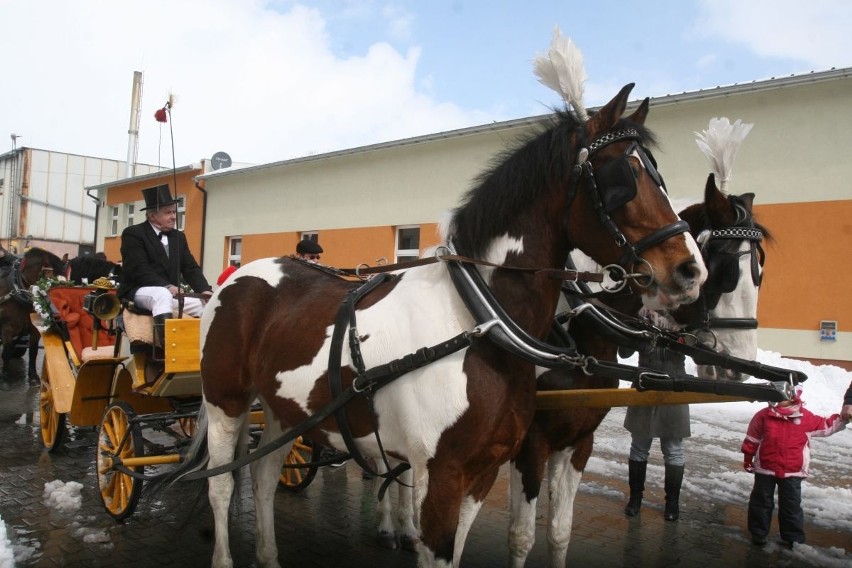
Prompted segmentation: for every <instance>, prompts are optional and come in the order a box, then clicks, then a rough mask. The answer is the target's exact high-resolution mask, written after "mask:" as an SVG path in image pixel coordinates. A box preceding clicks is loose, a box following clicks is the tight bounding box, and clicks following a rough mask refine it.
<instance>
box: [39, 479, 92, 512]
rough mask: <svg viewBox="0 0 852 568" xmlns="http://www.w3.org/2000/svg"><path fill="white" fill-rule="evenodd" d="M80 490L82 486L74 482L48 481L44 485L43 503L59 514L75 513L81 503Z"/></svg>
mask: <svg viewBox="0 0 852 568" xmlns="http://www.w3.org/2000/svg"><path fill="white" fill-rule="evenodd" d="M82 489H83V484H82V483H77V482H76V481H69V482H68V483H65V482H63V481H61V480H59V479H54V480H53V481H48V482H47V483H45V484H44V503H45V505H47V506H48V507H50V508H51V509H55V510H57V511H59V512H60V513H76V512H77V511H79V510H80V505H82V503H83V496H82V495H81V494H80V491H81V490H82Z"/></svg>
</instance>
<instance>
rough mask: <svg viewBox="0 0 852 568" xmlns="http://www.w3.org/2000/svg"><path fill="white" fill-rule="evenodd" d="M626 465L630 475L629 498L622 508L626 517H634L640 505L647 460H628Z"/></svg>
mask: <svg viewBox="0 0 852 568" xmlns="http://www.w3.org/2000/svg"><path fill="white" fill-rule="evenodd" d="M627 467H628V470H627V471H628V474H629V476H630V477H629V483H630V499H629V500H628V501H627V506H626V507H625V508H624V514H625V515H627V516H628V517H635V516H636V515H637V514H638V513H639V508H640V507H641V506H642V493H643V492H644V491H645V470H646V469H647V467H648V462H643V461H636V460H629V461H628V462H627Z"/></svg>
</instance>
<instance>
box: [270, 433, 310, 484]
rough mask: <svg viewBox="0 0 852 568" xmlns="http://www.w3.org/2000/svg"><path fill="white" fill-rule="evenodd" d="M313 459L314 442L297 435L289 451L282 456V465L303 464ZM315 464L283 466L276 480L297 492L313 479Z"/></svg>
mask: <svg viewBox="0 0 852 568" xmlns="http://www.w3.org/2000/svg"><path fill="white" fill-rule="evenodd" d="M313 460H314V443H313V442H311V441H310V440H306V439H304V438H302V437H301V436H299V437H298V438H296V440H295V441H294V442H293V447H292V448H290V453H289V454H287V457H286V458H284V465H285V466H286V465H295V466H299V465H304V464H308V463H310V462H312V461H313ZM317 469H318V468H317V466H307V467H284V468H281V477H280V478H279V479H278V482H279V483H280V484H281V486H283V487H284V488H285V489H287V490H289V491H292V492H294V493H298V492H299V491H301V490H302V489H304V488H305V487H307V486H308V485H310V483H311V481H313V480H314V476H315V475H316V474H317Z"/></svg>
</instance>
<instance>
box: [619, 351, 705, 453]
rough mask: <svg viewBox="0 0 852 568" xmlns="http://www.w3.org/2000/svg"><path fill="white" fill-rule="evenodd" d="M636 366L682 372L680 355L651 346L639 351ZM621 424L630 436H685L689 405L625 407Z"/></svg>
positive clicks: (687, 427)
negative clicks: (651, 348)
mask: <svg viewBox="0 0 852 568" xmlns="http://www.w3.org/2000/svg"><path fill="white" fill-rule="evenodd" d="M639 366H640V367H650V368H652V369H658V370H661V371H664V372H668V373H681V374H683V373H684V356H683V355H680V354H679V353H672V352H666V351H665V350H664V349H654V350H653V351H651V352H650V353H640V354H639ZM624 427H625V428H626V429H627V431H628V432H630V433H631V434H632V435H633V437H634V438H689V437H690V436H691V435H692V432H691V431H690V429H689V405H688V404H675V405H665V406H628V407H627V414H626V415H625V416H624Z"/></svg>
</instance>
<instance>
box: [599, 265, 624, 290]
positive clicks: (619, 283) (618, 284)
mask: <svg viewBox="0 0 852 568" xmlns="http://www.w3.org/2000/svg"><path fill="white" fill-rule="evenodd" d="M612 272H621V279H619V280H616V279H615V278H613V277H612V276H610V280H611V281H612V283H613V286H612V287H611V288H609V287H607V285H606V276H607V275H609V274H610V273H612ZM603 273H604V280H603V281H602V282H601V288H603V291H604V292H608V293H610V294H615V293H616V292H621V291H622V290H624V287H625V286H627V271H626V270H625V269H624V267H623V266H621V265H620V264H607V265H606V266H604V267H603Z"/></svg>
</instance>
